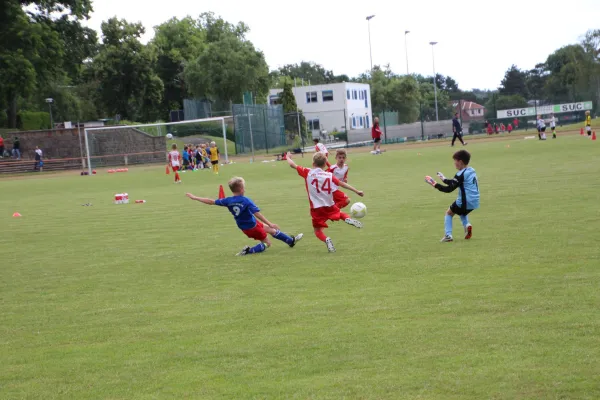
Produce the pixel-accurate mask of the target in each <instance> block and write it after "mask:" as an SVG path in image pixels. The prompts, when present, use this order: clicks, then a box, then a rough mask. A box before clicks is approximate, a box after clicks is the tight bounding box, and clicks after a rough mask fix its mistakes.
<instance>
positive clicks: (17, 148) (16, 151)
mask: <svg viewBox="0 0 600 400" xmlns="http://www.w3.org/2000/svg"><path fill="white" fill-rule="evenodd" d="M12 155H13V157H15V158H16V159H17V160H20V159H21V142H19V138H18V137H16V136H15V141H14V142H13V148H12Z"/></svg>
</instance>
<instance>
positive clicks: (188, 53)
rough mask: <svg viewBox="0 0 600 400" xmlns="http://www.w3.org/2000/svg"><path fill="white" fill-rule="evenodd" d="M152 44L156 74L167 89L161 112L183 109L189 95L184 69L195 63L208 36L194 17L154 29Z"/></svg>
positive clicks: (175, 19)
mask: <svg viewBox="0 0 600 400" xmlns="http://www.w3.org/2000/svg"><path fill="white" fill-rule="evenodd" d="M154 30H155V35H154V38H153V39H152V41H151V44H152V45H153V46H154V47H155V48H156V49H157V55H158V58H157V62H156V73H157V74H158V76H159V77H160V79H161V80H162V81H163V83H164V86H165V92H164V99H163V104H162V110H161V111H162V112H163V113H164V114H166V113H167V112H168V110H170V109H181V108H183V99H184V98H186V97H187V96H188V95H189V93H188V90H187V85H186V83H185V75H184V70H185V66H186V65H187V64H188V63H189V62H191V61H193V60H196V59H197V58H198V57H199V56H200V54H201V53H202V50H203V49H204V47H205V46H206V32H205V31H204V29H203V28H202V26H201V24H200V22H199V21H196V20H194V19H193V18H191V17H189V16H188V17H185V18H183V19H181V20H179V19H177V18H171V19H170V20H168V21H167V22H165V23H162V24H160V25H158V26H156V27H155V28H154Z"/></svg>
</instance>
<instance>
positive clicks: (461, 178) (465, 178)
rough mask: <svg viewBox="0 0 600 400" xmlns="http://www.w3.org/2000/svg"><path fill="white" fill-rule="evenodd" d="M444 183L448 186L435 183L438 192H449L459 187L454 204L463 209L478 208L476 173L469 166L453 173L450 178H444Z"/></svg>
mask: <svg viewBox="0 0 600 400" xmlns="http://www.w3.org/2000/svg"><path fill="white" fill-rule="evenodd" d="M444 183H445V184H446V185H448V186H444V185H440V184H439V183H438V184H436V185H435V188H436V189H437V190H439V191H440V192H445V193H450V192H453V191H455V190H456V189H459V191H458V198H457V199H456V205H457V206H459V207H461V208H464V209H465V210H475V209H477V208H479V183H478V182H477V174H476V173H475V170H474V169H473V168H471V167H467V168H465V169H461V170H460V171H458V172H457V173H456V175H454V178H452V179H444Z"/></svg>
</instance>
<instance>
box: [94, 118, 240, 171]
mask: <svg viewBox="0 0 600 400" xmlns="http://www.w3.org/2000/svg"><path fill="white" fill-rule="evenodd" d="M84 139H85V160H86V168H87V170H88V173H89V174H90V175H91V174H92V170H93V169H95V168H102V167H112V166H128V165H136V164H149V163H164V162H166V160H167V158H166V154H167V149H170V148H171V145H172V144H173V143H176V144H177V145H178V150H179V151H182V150H183V147H184V146H185V145H188V144H191V145H192V146H194V148H195V146H196V145H201V144H203V143H210V142H211V141H214V142H216V143H217V146H218V147H219V152H220V153H221V157H222V159H224V161H225V162H228V161H229V155H228V154H227V124H226V117H216V118H204V119H196V120H190V121H181V122H171V123H157V124H145V125H115V126H104V127H100V128H86V129H85V130H84Z"/></svg>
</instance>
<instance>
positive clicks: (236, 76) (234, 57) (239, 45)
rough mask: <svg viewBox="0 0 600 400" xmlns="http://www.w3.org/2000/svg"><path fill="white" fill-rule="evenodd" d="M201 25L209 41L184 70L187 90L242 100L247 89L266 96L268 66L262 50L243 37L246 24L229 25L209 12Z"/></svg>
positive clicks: (213, 97)
mask: <svg viewBox="0 0 600 400" xmlns="http://www.w3.org/2000/svg"><path fill="white" fill-rule="evenodd" d="M201 25H202V27H203V29H204V30H205V31H206V38H207V42H208V44H207V45H206V46H205V48H204V49H203V51H202V53H201V54H200V56H199V57H198V58H197V59H196V60H194V61H192V62H190V63H188V64H187V65H186V67H185V70H184V76H185V80H186V83H187V86H188V89H189V91H190V93H191V94H192V95H194V96H196V97H204V98H210V99H221V100H226V101H229V102H233V101H241V100H242V95H243V93H244V92H246V91H252V92H254V93H255V95H256V98H260V99H263V98H264V99H266V97H267V93H268V90H269V81H270V79H269V69H268V66H267V63H266V61H265V57H264V55H263V53H262V52H261V51H258V50H256V49H255V48H254V45H253V44H252V42H250V41H248V40H246V38H245V34H246V33H247V32H248V28H247V26H246V25H244V24H243V23H239V24H238V25H232V24H230V23H228V22H225V21H223V20H222V19H221V18H214V16H213V15H212V14H211V13H208V14H203V16H202V18H201Z"/></svg>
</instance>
